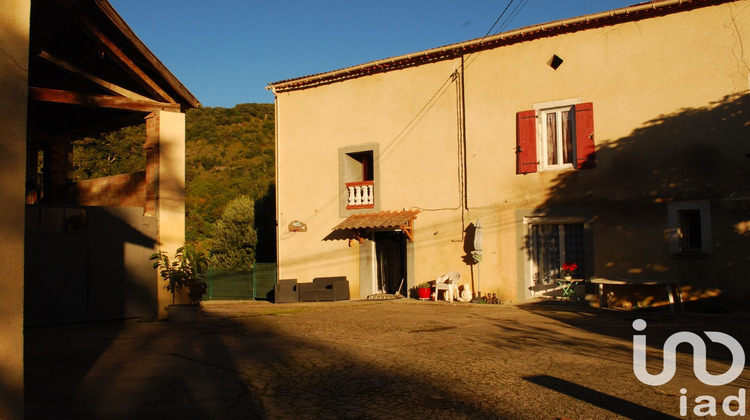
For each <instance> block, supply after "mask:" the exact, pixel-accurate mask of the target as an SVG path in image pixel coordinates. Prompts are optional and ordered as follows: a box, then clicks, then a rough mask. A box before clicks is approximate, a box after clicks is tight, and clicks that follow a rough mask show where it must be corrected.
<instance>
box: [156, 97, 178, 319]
mask: <svg viewBox="0 0 750 420" xmlns="http://www.w3.org/2000/svg"><path fill="white" fill-rule="evenodd" d="M149 117H150V118H158V141H159V146H158V147H159V169H158V174H159V175H158V177H159V181H158V185H159V188H158V192H157V198H156V217H157V220H158V223H159V227H158V230H157V232H158V233H157V235H158V237H157V242H158V244H157V246H158V247H159V249H161V250H163V251H166V252H167V253H168V254H169V256H170V258H171V257H172V256H173V255H174V253H175V250H176V249H177V248H179V247H181V246H183V245H184V244H185V114H183V113H179V112H168V111H157V112H155V113H153V114H151V115H150V116H149ZM155 276H156V278H157V281H158V282H159V289H158V290H159V293H158V299H159V317H160V318H164V317H166V315H167V313H166V310H165V307H166V306H167V305H169V304H171V303H172V294H171V293H170V292H168V291H167V290H166V289H165V287H164V286H165V283H164V281H162V279H161V277H158V273H155ZM181 298H182V301H181V302H178V303H184V302H185V301H186V299H185V296H181Z"/></svg>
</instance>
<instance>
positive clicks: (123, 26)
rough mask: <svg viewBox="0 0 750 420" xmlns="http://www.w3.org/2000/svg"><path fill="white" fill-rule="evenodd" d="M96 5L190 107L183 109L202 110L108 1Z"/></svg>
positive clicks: (99, 0)
mask: <svg viewBox="0 0 750 420" xmlns="http://www.w3.org/2000/svg"><path fill="white" fill-rule="evenodd" d="M94 3H95V4H96V5H97V7H98V8H99V9H100V10H101V11H102V13H104V15H105V16H107V18H109V19H110V20H111V21H112V23H113V24H114V25H115V26H116V27H117V28H118V30H120V31H121V32H122V33H123V35H125V37H127V38H128V39H129V40H130V42H132V43H133V46H134V47H135V48H136V49H137V50H138V51H139V52H140V53H141V54H142V55H143V56H144V57H145V58H146V59H147V60H148V61H149V62H150V63H151V65H152V66H154V68H155V69H156V70H157V71H158V72H159V74H160V75H161V76H162V78H163V79H164V81H166V82H167V83H168V84H169V85H170V86H171V87H172V88H173V89H174V90H175V91H177V93H179V95H180V97H181V98H182V99H183V101H184V103H185V104H186V105H188V106H184V107H183V108H188V107H192V108H200V107H201V103H200V101H198V98H196V97H195V96H194V95H193V94H192V93H191V92H190V91H189V90H188V89H187V88H186V87H185V85H183V84H182V82H180V80H179V79H178V78H177V77H176V76H175V75H174V74H172V72H171V71H169V69H168V68H167V66H165V65H164V63H162V62H161V60H159V58H158V57H156V55H154V53H153V52H151V50H149V49H148V47H147V46H146V44H144V43H143V41H141V40H140V39H139V38H138V36H137V35H136V34H135V32H133V30H132V29H131V28H130V26H128V24H127V23H126V22H125V20H124V19H123V18H122V16H120V14H119V13H117V10H115V8H114V7H112V5H111V4H109V1H107V0H95V1H94Z"/></svg>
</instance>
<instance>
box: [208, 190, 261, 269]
mask: <svg viewBox="0 0 750 420" xmlns="http://www.w3.org/2000/svg"><path fill="white" fill-rule="evenodd" d="M257 246H258V233H257V232H256V230H255V203H254V202H253V200H251V199H250V198H248V197H247V196H245V195H242V196H240V197H237V198H235V199H234V200H232V201H230V202H229V204H227V207H226V208H225V209H224V213H223V214H222V215H221V217H220V218H219V220H217V221H216V223H214V226H213V237H212V239H211V254H212V256H211V257H212V260H213V262H214V264H216V265H217V266H219V267H221V268H247V267H248V266H252V265H253V263H254V262H255V249H256V247H257Z"/></svg>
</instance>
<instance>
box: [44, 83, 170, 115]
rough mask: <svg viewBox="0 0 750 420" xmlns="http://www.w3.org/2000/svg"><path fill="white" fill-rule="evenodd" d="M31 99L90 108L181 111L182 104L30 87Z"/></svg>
mask: <svg viewBox="0 0 750 420" xmlns="http://www.w3.org/2000/svg"><path fill="white" fill-rule="evenodd" d="M29 100H32V101H40V102H55V103H60V104H71V105H80V106H85V107H89V108H112V109H122V110H127V111H143V112H154V111H162V110H163V111H172V112H180V104H172V103H166V102H156V101H151V100H148V101H142V100H138V99H130V98H123V97H122V96H108V95H94V94H90V93H81V92H71V91H67V90H59V89H48V88H40V87H33V86H32V87H29Z"/></svg>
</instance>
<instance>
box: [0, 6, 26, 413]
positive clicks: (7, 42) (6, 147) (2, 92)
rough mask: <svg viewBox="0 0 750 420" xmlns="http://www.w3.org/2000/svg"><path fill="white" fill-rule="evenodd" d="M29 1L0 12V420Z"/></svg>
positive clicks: (19, 409) (16, 291)
mask: <svg viewBox="0 0 750 420" xmlns="http://www.w3.org/2000/svg"><path fill="white" fill-rule="evenodd" d="M30 10H31V8H30V2H29V0H9V1H5V2H3V7H2V8H0V51H2V54H0V68H1V69H2V71H0V127H2V130H3V135H2V136H0V194H2V197H3V199H2V200H0V215H2V218H0V237H2V241H0V288H1V289H2V293H0V355H1V356H0V418H2V419H20V418H23V407H24V403H23V382H24V379H23V244H24V239H23V238H24V231H23V227H24V202H25V200H24V194H25V192H24V185H25V182H24V181H25V176H26V172H25V171H26V103H27V86H28V68H29V63H28V56H29V17H30Z"/></svg>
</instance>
